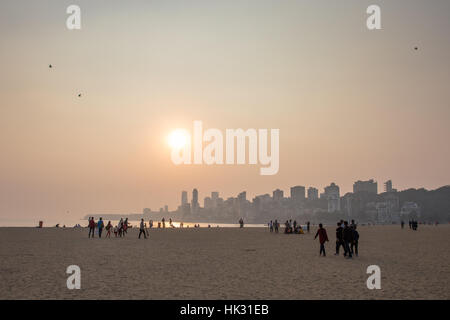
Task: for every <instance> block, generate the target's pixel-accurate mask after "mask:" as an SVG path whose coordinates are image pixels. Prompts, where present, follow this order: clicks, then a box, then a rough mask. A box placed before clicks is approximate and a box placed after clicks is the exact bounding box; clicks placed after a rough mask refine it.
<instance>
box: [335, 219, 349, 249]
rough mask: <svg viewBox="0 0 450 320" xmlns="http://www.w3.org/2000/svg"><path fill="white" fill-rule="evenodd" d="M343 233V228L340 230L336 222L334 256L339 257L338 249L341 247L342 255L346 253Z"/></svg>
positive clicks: (339, 224)
mask: <svg viewBox="0 0 450 320" xmlns="http://www.w3.org/2000/svg"><path fill="white" fill-rule="evenodd" d="M343 231H344V228H342V227H341V223H340V222H338V223H337V228H336V253H335V255H339V249H340V248H341V246H342V248H343V249H344V253H345V252H346V250H345V244H344V234H343Z"/></svg>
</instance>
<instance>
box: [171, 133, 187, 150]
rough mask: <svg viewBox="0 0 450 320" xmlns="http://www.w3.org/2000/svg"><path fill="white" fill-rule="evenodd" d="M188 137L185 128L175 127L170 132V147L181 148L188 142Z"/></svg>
mask: <svg viewBox="0 0 450 320" xmlns="http://www.w3.org/2000/svg"><path fill="white" fill-rule="evenodd" d="M189 139H190V135H189V133H188V132H187V131H186V130H183V129H176V130H174V131H172V133H170V135H169V137H168V142H169V146H170V147H172V148H182V147H184V146H185V145H186V144H187V143H188V141H189Z"/></svg>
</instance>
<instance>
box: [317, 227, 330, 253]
mask: <svg viewBox="0 0 450 320" xmlns="http://www.w3.org/2000/svg"><path fill="white" fill-rule="evenodd" d="M317 236H319V242H320V250H319V255H322V253H323V256H324V257H325V242H326V241H328V236H327V230H325V229H324V228H323V226H322V224H321V223H319V229H318V230H317V232H316V236H315V237H314V239H316V238H317Z"/></svg>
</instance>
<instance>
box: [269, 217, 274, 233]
mask: <svg viewBox="0 0 450 320" xmlns="http://www.w3.org/2000/svg"><path fill="white" fill-rule="evenodd" d="M269 230H270V232H273V222H272V220H270V222H269Z"/></svg>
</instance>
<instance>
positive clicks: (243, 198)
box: [238, 191, 247, 203]
mask: <svg viewBox="0 0 450 320" xmlns="http://www.w3.org/2000/svg"><path fill="white" fill-rule="evenodd" d="M238 200H239V202H240V203H243V202H246V201H247V192H246V191H242V192H241V193H239V194H238Z"/></svg>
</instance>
